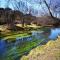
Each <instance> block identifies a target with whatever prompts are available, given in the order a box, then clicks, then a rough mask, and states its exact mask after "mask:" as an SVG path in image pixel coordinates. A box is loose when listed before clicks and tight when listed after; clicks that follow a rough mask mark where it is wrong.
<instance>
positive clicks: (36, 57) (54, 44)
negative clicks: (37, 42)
mask: <svg viewBox="0 0 60 60" xmlns="http://www.w3.org/2000/svg"><path fill="white" fill-rule="evenodd" d="M21 60H60V36H59V37H58V39H57V40H55V41H49V42H48V43H47V44H46V45H42V46H38V47H36V48H35V49H33V50H31V51H30V53H29V54H28V56H23V57H22V58H21Z"/></svg>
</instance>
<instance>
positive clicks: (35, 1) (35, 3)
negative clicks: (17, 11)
mask: <svg viewBox="0 0 60 60" xmlns="http://www.w3.org/2000/svg"><path fill="white" fill-rule="evenodd" d="M6 1H7V0H0V7H5V6H7V3H6ZM11 1H13V0H11ZM17 1H22V2H25V5H26V2H27V7H28V8H29V9H30V8H33V9H34V10H35V11H38V13H39V14H40V13H41V12H42V13H43V12H44V13H46V12H48V9H47V7H46V6H45V4H44V3H43V4H42V7H41V5H40V4H39V2H40V0H17ZM41 1H42V0H41ZM46 1H47V2H48V3H49V1H50V0H46ZM51 1H53V2H52V6H53V5H56V4H57V3H58V2H59V5H60V0H51ZM12 3H13V4H14V2H12ZM9 7H10V8H12V9H13V6H12V4H11V3H9ZM21 8H22V6H21ZM23 8H24V7H23ZM43 8H44V9H43ZM24 9H25V8H24ZM59 10H60V8H59ZM21 11H22V10H21Z"/></svg>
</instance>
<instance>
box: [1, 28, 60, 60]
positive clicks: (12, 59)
mask: <svg viewBox="0 0 60 60" xmlns="http://www.w3.org/2000/svg"><path fill="white" fill-rule="evenodd" d="M31 33H32V35H31V36H27V37H23V38H21V37H19V38H16V41H15V42H7V41H5V40H3V39H2V40H0V60H19V57H20V56H21V55H23V54H24V53H25V52H27V51H28V49H31V48H32V47H30V45H29V44H30V43H29V42H31V41H32V40H33V39H36V41H37V40H43V41H42V42H41V44H45V43H47V42H48V41H49V40H55V39H57V37H58V35H60V28H48V29H47V28H45V29H44V30H37V31H36V30H35V31H32V32H31ZM27 42H28V43H27ZM31 43H32V42H31ZM28 45H29V46H28ZM32 45H33V44H32ZM37 45H38V43H37ZM27 46H28V47H30V48H28V47H27ZM34 46H35V45H34ZM25 47H26V49H24V48H25ZM22 50H23V51H24V52H23V51H22Z"/></svg>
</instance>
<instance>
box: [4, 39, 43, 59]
mask: <svg viewBox="0 0 60 60" xmlns="http://www.w3.org/2000/svg"><path fill="white" fill-rule="evenodd" d="M42 41H43V40H37V39H34V38H33V40H31V41H24V42H21V44H18V45H17V46H15V47H11V48H9V49H8V50H7V53H6V55H5V57H4V59H5V60H15V59H16V58H18V57H19V56H22V55H24V54H27V53H28V52H29V51H30V50H31V49H32V48H34V47H36V46H37V45H38V44H40V43H41V42H42Z"/></svg>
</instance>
